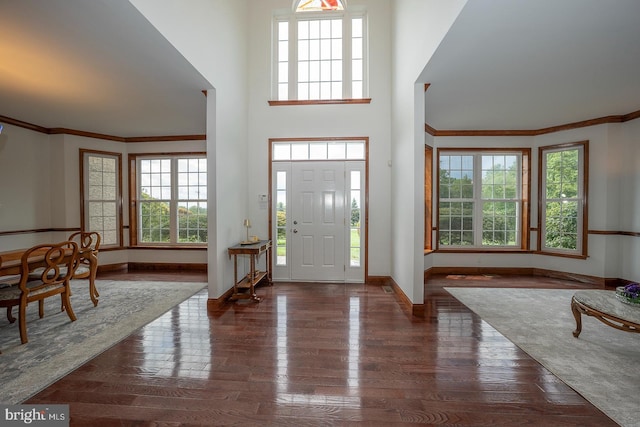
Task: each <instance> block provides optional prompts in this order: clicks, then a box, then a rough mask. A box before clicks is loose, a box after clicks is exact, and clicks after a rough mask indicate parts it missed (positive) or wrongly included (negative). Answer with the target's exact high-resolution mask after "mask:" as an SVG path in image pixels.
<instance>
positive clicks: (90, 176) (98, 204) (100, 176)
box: [82, 153, 120, 246]
mask: <svg viewBox="0 0 640 427" xmlns="http://www.w3.org/2000/svg"><path fill="white" fill-rule="evenodd" d="M83 156H84V159H85V160H84V161H85V163H84V164H85V165H86V168H87V171H86V172H84V170H83V176H84V177H86V178H84V177H83V179H85V180H86V181H85V183H86V186H85V193H84V195H83V197H84V200H85V204H84V210H83V213H82V215H83V218H84V226H85V228H86V229H87V231H96V232H98V233H99V234H100V236H101V239H102V240H101V241H102V244H103V245H105V246H107V245H117V244H119V242H118V236H119V235H120V233H119V217H118V214H119V212H118V210H117V203H116V202H117V201H118V199H119V197H120V196H119V187H118V185H119V183H118V175H117V173H118V172H119V157H116V156H114V155H108V154H93V153H85V154H84V155H83Z"/></svg>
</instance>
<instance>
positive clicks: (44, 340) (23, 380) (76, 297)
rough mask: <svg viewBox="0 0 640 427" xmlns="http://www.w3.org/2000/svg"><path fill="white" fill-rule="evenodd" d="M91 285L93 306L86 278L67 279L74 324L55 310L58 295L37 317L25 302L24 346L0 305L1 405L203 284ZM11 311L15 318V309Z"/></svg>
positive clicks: (45, 382) (104, 282)
mask: <svg viewBox="0 0 640 427" xmlns="http://www.w3.org/2000/svg"><path fill="white" fill-rule="evenodd" d="M96 287H97V288H98V292H100V302H99V304H98V306H97V307H94V306H93V303H92V302H91V299H90V298H89V284H88V281H86V280H74V281H73V282H72V290H73V295H72V296H71V305H72V307H73V311H74V312H75V314H76V317H77V319H78V320H76V321H75V322H71V321H70V320H69V317H68V316H67V314H66V313H65V312H61V311H60V298H59V297H53V298H48V299H47V300H46V303H45V315H44V317H43V318H42V319H40V318H39V317H38V304H37V303H33V304H30V305H29V307H28V308H27V332H28V334H29V342H28V343H27V344H24V345H22V344H20V332H19V330H18V322H17V320H16V322H15V323H13V324H10V323H9V322H8V321H7V320H6V315H5V309H4V308H2V309H0V316H2V319H0V350H2V354H0V366H2V370H1V372H0V384H2V387H0V402H1V403H4V404H18V403H21V402H23V401H24V400H26V399H28V398H29V397H31V396H32V395H34V394H36V393H37V392H39V391H40V390H42V389H43V388H45V387H47V386H48V385H50V384H52V383H53V382H55V381H56V380H58V379H59V378H61V377H63V376H64V375H66V374H68V373H69V372H71V371H72V370H74V369H76V368H77V367H79V366H80V365H82V364H83V363H85V362H86V361H88V360H89V359H91V358H93V357H95V356H97V355H98V354H100V353H102V352H103V351H105V350H107V349H108V348H110V347H111V346H113V345H114V344H116V343H118V342H119V341H121V340H122V339H124V338H126V337H127V336H129V335H130V334H131V333H132V332H134V331H135V330H137V329H139V328H141V327H142V326H144V325H146V324H147V323H149V322H151V321H153V320H154V319H156V318H158V317H159V316H161V315H162V314H164V313H165V312H167V311H168V310H170V309H171V308H172V307H174V306H175V305H177V304H179V303H181V302H182V301H184V300H186V299H187V298H189V297H190V296H192V295H194V294H195V293H197V292H198V291H200V290H202V289H203V288H205V287H206V283H202V282H198V283H194V282H151V281H149V282H141V281H112V280H97V281H96ZM203 310H206V307H203ZM13 315H14V317H16V318H17V316H18V308H17V307H14V308H13Z"/></svg>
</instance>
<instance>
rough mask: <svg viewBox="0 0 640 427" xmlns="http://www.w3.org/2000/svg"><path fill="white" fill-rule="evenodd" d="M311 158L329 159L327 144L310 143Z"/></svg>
mask: <svg viewBox="0 0 640 427" xmlns="http://www.w3.org/2000/svg"><path fill="white" fill-rule="evenodd" d="M309 159H311V160H326V159H327V144H326V143H324V142H322V143H310V144H309Z"/></svg>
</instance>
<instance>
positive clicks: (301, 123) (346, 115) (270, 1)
mask: <svg viewBox="0 0 640 427" xmlns="http://www.w3.org/2000/svg"><path fill="white" fill-rule="evenodd" d="M291 5H292V2H291V1H290V0H265V1H260V2H252V4H251V9H250V14H249V28H250V32H249V35H250V38H249V46H250V48H249V58H250V60H249V70H250V73H249V86H250V88H251V90H250V93H249V120H248V130H249V155H248V162H247V164H246V166H247V170H246V173H247V174H248V177H249V181H248V192H247V203H248V207H249V210H248V212H249V218H251V220H252V222H253V228H252V231H251V233H252V234H257V235H260V236H267V235H268V232H269V230H268V207H267V206H264V205H260V204H259V203H258V198H257V196H258V194H268V192H269V188H268V180H269V176H268V171H269V169H268V168H269V164H268V149H269V144H268V140H269V138H284V137H295V138H304V137H349V136H357V137H369V252H368V253H369V271H368V273H369V275H372V276H389V274H390V271H391V267H390V265H391V264H390V258H391V251H390V247H391V245H390V229H389V223H390V207H389V198H390V186H389V182H390V170H389V166H388V161H389V160H390V158H391V157H390V155H391V154H390V79H391V77H390V73H391V69H390V65H389V62H390V39H391V34H390V29H389V26H390V25H389V24H390V21H389V15H390V2H389V1H388V0H368V1H363V0H351V1H349V2H348V6H349V7H362V6H364V7H366V11H367V17H368V21H369V44H370V46H371V48H370V49H369V54H370V57H369V68H370V69H369V95H370V97H371V98H372V101H371V104H369V105H366V104H354V105H303V106H273V107H272V106H269V105H268V103H267V101H268V100H270V99H271V93H270V92H271V38H270V34H271V29H272V17H273V11H274V10H281V9H284V10H291Z"/></svg>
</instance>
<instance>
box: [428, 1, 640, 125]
mask: <svg viewBox="0 0 640 427" xmlns="http://www.w3.org/2000/svg"><path fill="white" fill-rule="evenodd" d="M420 81H423V82H427V83H430V86H429V88H428V90H427V92H426V94H425V98H426V100H425V102H426V122H427V123H428V124H429V125H430V126H431V127H433V128H435V129H436V130H510V129H518V130H537V129H544V128H546V127H552V126H559V125H564V124H569V123H575V122H579V121H583V120H590V119H596V118H600V117H605V116H610V115H623V114H628V113H631V112H634V111H638V110H640V1H637V0H607V1H603V0H561V1H558V0H469V1H468V2H467V4H466V6H465V7H464V9H463V10H462V12H461V13H460V15H459V16H458V18H457V19H456V21H455V22H454V24H453V26H452V28H451V30H450V31H449V32H448V33H447V35H446V36H445V38H444V40H443V41H442V42H441V44H440V45H439V47H438V48H437V50H436V52H435V54H434V55H433V57H432V58H431V60H430V61H429V63H428V64H427V65H426V67H425V69H424V71H423V73H422V75H421V79H420Z"/></svg>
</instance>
